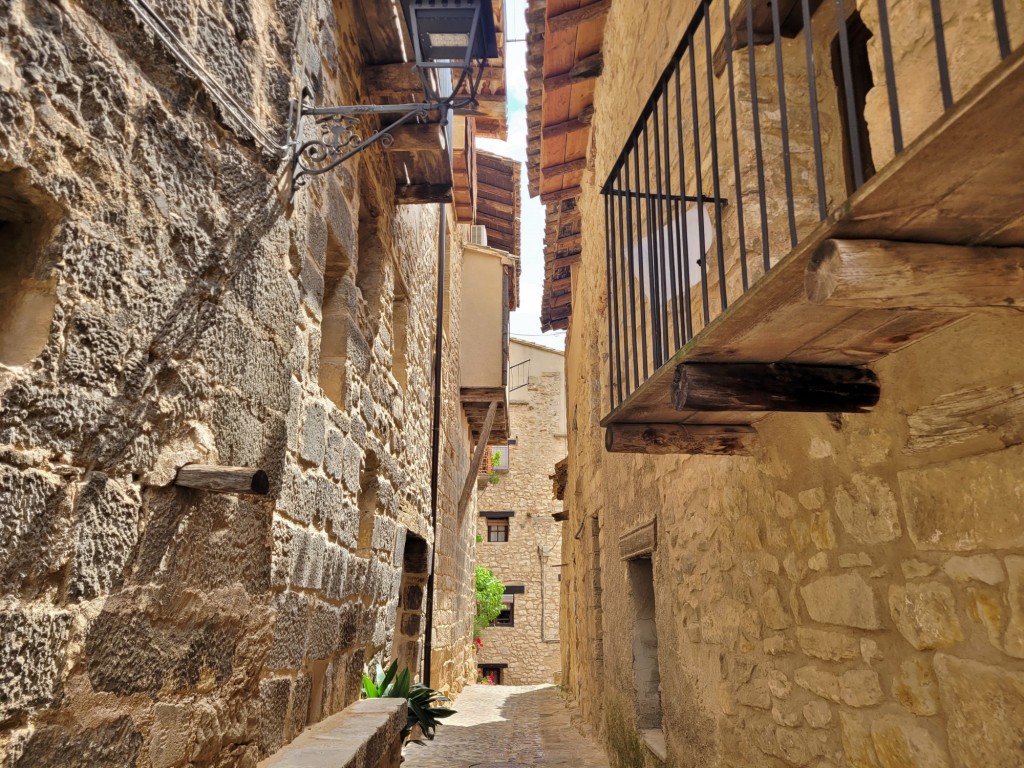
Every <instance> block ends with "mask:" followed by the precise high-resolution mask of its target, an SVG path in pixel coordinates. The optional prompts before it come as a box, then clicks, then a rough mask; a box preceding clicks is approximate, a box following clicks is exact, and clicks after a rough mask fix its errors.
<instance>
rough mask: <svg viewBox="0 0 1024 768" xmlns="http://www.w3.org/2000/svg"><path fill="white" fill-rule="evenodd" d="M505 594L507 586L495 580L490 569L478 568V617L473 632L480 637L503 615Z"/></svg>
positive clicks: (474, 622)
mask: <svg viewBox="0 0 1024 768" xmlns="http://www.w3.org/2000/svg"><path fill="white" fill-rule="evenodd" d="M504 594H505V585H504V584H502V583H501V582H500V581H498V579H497V578H495V576H494V574H493V573H491V570H490V568H485V567H484V566H482V565H478V566H477V567H476V617H475V618H474V620H473V632H474V634H475V635H476V636H479V635H480V632H482V631H483V630H484V629H485V628H486V627H489V626H490V625H491V622H492V621H494V620H495V619H496V618H498V614H499V613H501V597H502V595H504Z"/></svg>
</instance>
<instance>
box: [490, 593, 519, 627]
mask: <svg viewBox="0 0 1024 768" xmlns="http://www.w3.org/2000/svg"><path fill="white" fill-rule="evenodd" d="M515 625H516V596H515V595H509V594H505V595H502V597H501V613H499V614H498V618H496V619H495V620H494V621H493V622H492V623H491V626H492V627H514V626H515Z"/></svg>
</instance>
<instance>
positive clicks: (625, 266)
mask: <svg viewBox="0 0 1024 768" xmlns="http://www.w3.org/2000/svg"><path fill="white" fill-rule="evenodd" d="M623 171H625V175H626V190H628V189H629V163H623V164H622V166H620V168H619V178H618V179H617V182H616V186H617V187H618V188H619V190H620V191H622V175H623ZM623 199H625V201H626V217H627V218H628V217H629V209H630V201H629V197H627V196H626V195H625V194H620V195H618V206H619V261H620V262H621V264H622V289H623V290H625V289H626V278H627V276H628V278H629V308H630V311H629V326H628V328H629V339H630V344H629V349H630V351H631V352H632V354H633V379H632V382H633V383H632V384H630V378H629V353H628V352H627V353H626V355H624V357H625V358H626V361H625V362H626V366H625V367H626V397H629V395H630V394H632V392H633V389H634V388H636V387H638V386H639V385H640V368H639V363H638V362H637V354H636V286H635V285H634V281H633V257H632V251H630V254H629V255H628V256H627V254H626V249H627V247H628V246H629V243H630V242H631V241H630V240H627V239H626V238H628V237H629V236H630V234H629V230H628V229H625V231H624V228H623V226H622V225H623V222H624V221H626V219H624V218H623V214H622V201H623ZM627 259H628V261H627ZM622 313H623V315H625V313H626V299H625V297H623V299H622ZM625 323H626V319H625V317H623V324H625Z"/></svg>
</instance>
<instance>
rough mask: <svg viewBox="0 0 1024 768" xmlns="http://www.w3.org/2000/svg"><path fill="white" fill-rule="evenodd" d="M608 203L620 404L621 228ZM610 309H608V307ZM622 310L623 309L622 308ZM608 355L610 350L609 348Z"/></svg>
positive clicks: (608, 198) (613, 206) (610, 204)
mask: <svg viewBox="0 0 1024 768" xmlns="http://www.w3.org/2000/svg"><path fill="white" fill-rule="evenodd" d="M607 203H608V219H609V220H610V221H611V224H612V226H611V230H610V232H608V242H609V245H610V247H609V249H608V250H609V253H610V254H611V255H610V257H609V258H610V267H611V275H612V288H613V290H614V293H613V296H614V304H615V370H616V372H617V378H616V381H617V383H618V394H619V402H620V403H621V402H622V325H621V320H622V315H623V314H624V312H623V311H621V310H620V309H619V293H620V292H619V280H620V276H619V270H618V267H617V262H618V255H619V254H618V250H617V249H616V247H615V234H616V232H617V231H618V230H619V229H620V228H621V227H622V222H621V221H617V220H616V218H615V199H614V198H613V197H611V196H610V195H609V196H607ZM609 309H610V307H609ZM623 309H624V307H623ZM608 351H609V353H610V352H611V349H610V348H609V350H608Z"/></svg>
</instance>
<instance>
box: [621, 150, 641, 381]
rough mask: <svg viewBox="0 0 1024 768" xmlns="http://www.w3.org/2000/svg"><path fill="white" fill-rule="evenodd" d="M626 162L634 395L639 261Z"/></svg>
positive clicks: (637, 360) (637, 363)
mask: <svg viewBox="0 0 1024 768" xmlns="http://www.w3.org/2000/svg"><path fill="white" fill-rule="evenodd" d="M626 161H627V162H626V163H624V165H625V168H626V191H627V197H626V229H625V231H624V232H623V234H624V237H625V238H626V250H627V251H629V259H628V263H627V268H628V269H629V275H630V317H631V321H632V322H631V325H630V340H631V341H630V343H631V346H632V347H633V385H632V389H631V391H630V393H631V394H632V392H633V390H635V389H636V388H637V387H639V386H640V355H639V353H638V351H637V299H636V296H637V287H636V264H637V261H636V258H635V254H634V251H633V249H634V245H635V243H636V240H635V239H634V238H633V200H632V190H631V187H630V164H629V158H627V159H626ZM618 200H620V206H621V205H622V200H623V199H622V198H620V199H618ZM620 212H622V208H621V207H620ZM623 256H624V257H625V256H626V252H624V253H623ZM640 296H641V301H642V298H643V287H642V286H641V291H640ZM640 319H641V321H642V319H643V304H642V303H641V304H640Z"/></svg>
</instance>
